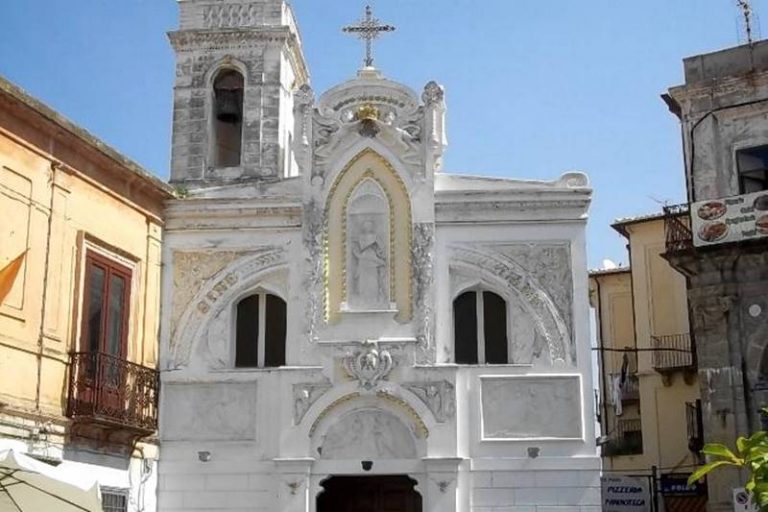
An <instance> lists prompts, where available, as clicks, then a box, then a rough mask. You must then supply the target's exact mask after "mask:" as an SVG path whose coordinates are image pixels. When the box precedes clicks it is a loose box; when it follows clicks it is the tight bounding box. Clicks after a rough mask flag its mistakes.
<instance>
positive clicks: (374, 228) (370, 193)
mask: <svg viewBox="0 0 768 512" xmlns="http://www.w3.org/2000/svg"><path fill="white" fill-rule="evenodd" d="M347 240H348V244H347V246H348V249H347V251H348V255H347V262H348V265H349V268H348V269H347V272H346V274H347V279H348V281H349V282H348V284H347V290H348V292H347V308H349V309H352V310H386V309H390V295H389V275H390V269H389V266H390V261H389V259H390V258H389V250H390V248H389V241H390V226H389V204H388V201H387V198H386V195H385V194H384V191H383V190H381V187H380V186H379V185H378V184H376V182H375V181H373V180H371V179H365V180H363V181H362V182H361V183H360V185H358V186H357V188H356V189H355V190H354V192H353V193H352V196H351V197H350V199H349V204H348V205H347Z"/></svg>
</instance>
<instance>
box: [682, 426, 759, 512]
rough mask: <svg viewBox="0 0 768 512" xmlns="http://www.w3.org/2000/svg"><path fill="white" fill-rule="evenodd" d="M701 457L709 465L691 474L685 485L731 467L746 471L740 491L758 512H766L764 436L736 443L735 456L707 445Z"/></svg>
mask: <svg viewBox="0 0 768 512" xmlns="http://www.w3.org/2000/svg"><path fill="white" fill-rule="evenodd" d="M701 453H703V454H705V455H708V456H709V457H710V459H709V462H707V463H706V464H704V465H703V466H701V467H700V468H699V469H697V470H696V471H694V472H693V474H692V475H691V476H690V478H688V484H689V485H690V484H693V483H694V482H696V481H697V480H699V479H701V478H702V477H703V476H704V475H706V474H708V473H709V472H711V471H712V470H714V469H717V468H721V467H725V466H733V467H737V468H743V469H746V470H747V472H748V474H749V478H748V479H747V483H746V484H745V485H744V488H745V489H746V490H747V492H749V493H750V494H751V495H752V501H753V502H754V503H756V504H757V506H758V508H759V509H760V512H768V432H765V431H762V430H761V431H759V432H755V433H754V434H752V435H751V436H750V437H739V438H738V439H736V453H734V452H733V451H731V450H730V449H729V448H728V447H727V446H725V445H723V444H720V443H708V444H705V445H704V448H702V449H701Z"/></svg>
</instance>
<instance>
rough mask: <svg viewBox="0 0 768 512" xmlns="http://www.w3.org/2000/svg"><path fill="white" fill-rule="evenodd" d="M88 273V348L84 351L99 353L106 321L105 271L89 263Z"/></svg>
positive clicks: (86, 334)
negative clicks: (102, 330) (103, 326)
mask: <svg viewBox="0 0 768 512" xmlns="http://www.w3.org/2000/svg"><path fill="white" fill-rule="evenodd" d="M87 268H88V270H87V272H86V279H87V281H88V282H87V284H86V289H87V295H88V308H87V310H86V312H85V314H86V332H85V333H84V334H85V336H86V340H85V342H86V346H85V347H83V349H84V350H88V351H91V352H97V351H98V350H99V348H100V347H99V345H100V341H101V328H102V325H103V319H104V277H105V274H106V272H105V270H104V269H103V268H101V267H98V266H96V265H94V264H93V262H89V264H88V267H87Z"/></svg>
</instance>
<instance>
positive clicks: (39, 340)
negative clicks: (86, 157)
mask: <svg viewBox="0 0 768 512" xmlns="http://www.w3.org/2000/svg"><path fill="white" fill-rule="evenodd" d="M60 168H61V163H60V162H57V161H53V162H51V165H50V169H51V175H50V180H49V185H50V187H51V195H50V198H49V200H48V225H47V227H46V234H45V260H44V263H43V290H42V297H41V299H42V304H41V306H40V329H39V330H38V333H37V382H36V386H35V411H37V412H39V411H40V393H41V386H42V376H43V344H44V336H45V316H46V312H47V304H48V300H47V299H48V267H49V265H50V257H51V231H52V228H53V197H54V194H55V190H56V171H57V170H59V169H60Z"/></svg>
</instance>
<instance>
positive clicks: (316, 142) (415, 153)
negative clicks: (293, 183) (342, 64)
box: [312, 77, 424, 175]
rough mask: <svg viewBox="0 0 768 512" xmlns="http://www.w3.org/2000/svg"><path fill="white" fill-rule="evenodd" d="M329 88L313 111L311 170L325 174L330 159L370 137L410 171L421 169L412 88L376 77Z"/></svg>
mask: <svg viewBox="0 0 768 512" xmlns="http://www.w3.org/2000/svg"><path fill="white" fill-rule="evenodd" d="M377 79H378V80H380V82H379V83H375V84H374V83H371V82H370V81H369V79H366V80H365V81H362V80H352V81H350V82H348V83H346V84H342V86H340V87H338V88H336V89H334V90H331V91H329V92H328V93H326V95H324V96H323V97H322V98H321V99H320V102H319V104H318V105H317V108H315V111H314V114H313V152H314V158H313V166H312V167H313V172H315V173H317V174H319V175H324V174H325V173H326V171H327V170H328V169H329V164H330V163H331V162H332V161H333V159H334V158H336V157H338V155H340V154H341V153H343V152H345V151H346V150H348V149H349V148H350V147H352V146H353V145H354V144H357V143H358V142H359V141H360V140H362V139H364V138H368V137H372V138H375V139H376V140H377V141H379V142H380V143H382V144H384V145H385V146H386V147H387V148H389V149H390V150H391V151H392V152H394V153H395V154H396V155H397V157H398V159H399V160H400V161H401V162H403V163H404V164H405V165H406V166H408V167H409V168H410V169H411V170H412V171H414V175H418V174H419V169H420V168H423V164H424V162H423V155H422V153H423V151H422V140H423V135H422V134H423V131H424V107H423V106H420V105H419V104H418V98H417V97H416V96H415V94H413V92H412V91H410V90H408V89H406V88H404V87H402V86H400V85H398V84H395V83H393V82H389V81H387V80H385V79H383V78H381V77H377Z"/></svg>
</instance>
